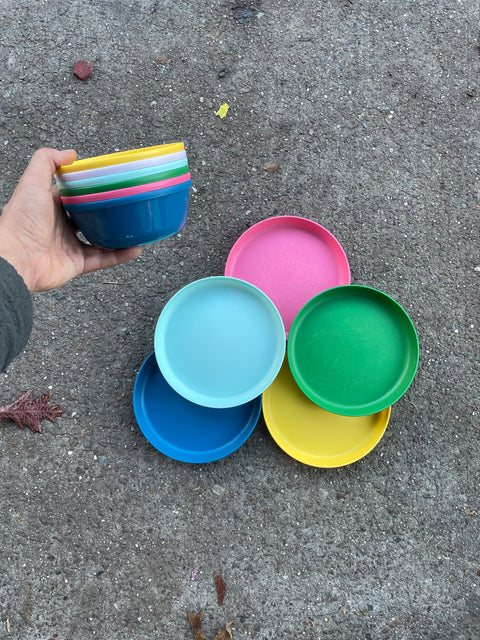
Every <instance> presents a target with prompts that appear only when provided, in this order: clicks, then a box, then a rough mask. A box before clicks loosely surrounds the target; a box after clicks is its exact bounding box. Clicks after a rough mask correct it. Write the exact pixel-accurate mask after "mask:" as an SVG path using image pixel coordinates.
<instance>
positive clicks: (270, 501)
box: [0, 0, 480, 640]
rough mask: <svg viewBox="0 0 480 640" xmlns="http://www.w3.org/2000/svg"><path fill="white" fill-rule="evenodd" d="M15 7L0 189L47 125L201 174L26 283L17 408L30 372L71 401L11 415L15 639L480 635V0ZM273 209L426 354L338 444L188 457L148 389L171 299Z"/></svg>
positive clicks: (265, 445) (7, 564) (5, 497)
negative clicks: (164, 230)
mask: <svg viewBox="0 0 480 640" xmlns="http://www.w3.org/2000/svg"><path fill="white" fill-rule="evenodd" d="M0 4H1V9H2V11H1V17H0V24H1V33H2V37H1V42H0V52H1V57H0V59H1V62H2V63H1V65H0V82H1V101H0V109H1V111H0V123H1V125H0V149H1V154H0V155H1V167H2V169H1V196H2V204H4V203H5V202H6V201H7V200H8V198H9V196H10V194H11V192H12V190H13V188H14V186H15V184H16V182H17V180H18V178H19V176H20V175H21V173H22V171H23V169H24V167H25V166H26V164H27V162H28V159H29V157H30V155H31V154H32V153H33V152H34V150H35V149H36V148H38V147H39V146H43V145H48V146H53V147H58V148H69V147H74V148H75V149H76V150H77V151H78V153H79V156H80V157H88V156H91V155H98V154H102V153H108V152H112V151H115V150H121V149H129V148H133V147H140V146H148V145H153V144H161V143H164V142H176V141H183V142H184V143H185V145H186V148H187V154H188V158H189V162H190V166H191V169H192V176H193V185H194V188H195V190H194V192H192V199H191V204H190V210H189V219H188V222H187V225H186V226H185V228H184V230H183V231H182V232H181V233H180V234H178V236H176V237H173V238H170V239H168V240H165V241H163V242H160V243H156V244H153V245H149V246H148V247H146V248H145V250H144V252H143V254H142V256H141V257H140V258H139V259H138V260H137V261H135V262H133V263H130V264H128V265H124V266H121V267H118V268H116V269H114V270H111V271H108V272H102V273H96V274H93V275H89V276H85V277H81V278H78V279H76V280H75V281H72V282H71V283H69V284H68V285H65V286H64V287H62V288H61V289H58V290H57V291H54V292H47V293H43V294H37V295H35V328H34V331H33V334H32V336H31V339H30V341H29V343H28V346H27V348H26V350H25V352H24V353H23V354H22V355H21V356H20V357H19V358H18V359H17V360H16V361H15V362H14V363H13V364H12V365H11V366H10V368H9V369H8V371H7V373H6V374H2V375H1V376H0V404H7V403H10V402H12V401H13V400H14V399H15V398H16V397H18V396H19V395H20V394H21V393H22V392H23V391H25V390H26V389H29V388H31V387H34V388H35V390H36V393H38V394H40V393H42V392H44V391H48V390H51V392H52V400H53V401H54V402H58V403H59V404H61V406H62V407H63V408H64V409H65V411H66V413H65V416H64V417H62V418H61V419H59V420H58V422H57V423H56V424H54V425H53V424H50V423H45V425H44V434H43V435H36V434H33V433H31V432H29V431H28V430H24V431H20V430H19V429H18V428H17V427H16V426H15V425H13V424H11V423H7V422H6V421H5V422H4V423H2V425H1V427H0V474H1V475H0V480H1V512H0V513H1V520H0V522H1V524H0V527H1V529H0V531H1V540H2V543H1V545H0V638H2V639H7V638H8V639H10V638H11V639H12V640H20V639H21V640H34V639H35V640H37V639H38V640H49V639H50V638H56V639H58V640H84V639H85V638H101V639H105V640H127V639H128V640H130V639H132V640H133V639H138V640H140V639H141V640H151V639H153V638H161V639H165V640H166V639H168V640H171V639H173V638H175V639H176V638H193V634H192V631H191V629H190V627H189V623H188V619H187V614H186V612H187V610H191V611H196V612H198V611H200V610H201V609H204V610H205V614H204V620H203V630H204V633H205V635H206V636H207V637H208V638H213V636H214V635H215V633H216V631H217V629H218V628H221V627H223V628H225V624H226V623H227V622H228V621H230V620H232V619H233V620H234V621H235V622H234V624H233V638H234V639H235V640H241V639H247V638H255V639H258V640H264V639H265V640H266V639H275V640H278V639H279V638H305V639H306V640H316V639H318V638H332V639H335V640H340V639H347V640H348V639H355V640H360V639H362V640H363V639H365V640H376V639H379V638H385V639H392V640H393V639H395V640H400V639H402V640H404V639H405V640H411V639H416V638H421V639H426V640H441V639H450V638H452V639H453V638H455V639H456V640H467V639H469V640H475V639H478V638H480V556H479V522H480V519H479V517H478V513H479V512H480V504H479V483H480V471H479V459H480V455H479V454H480V445H479V438H480V430H479V427H480V423H479V420H478V398H479V376H478V321H479V304H478V303H479V299H478V279H479V276H480V255H479V235H480V233H479V182H478V166H479V156H480V154H479V136H478V121H479V98H478V95H479V94H478V91H479V89H478V71H479V60H480V51H479V44H478V17H479V11H478V3H477V2H475V1H467V0H464V1H460V0H458V1H456V0H450V1H448V2H446V1H445V0H437V1H435V2H434V1H430V0H419V1H417V2H411V1H405V2H403V1H401V0H390V1H384V2H369V1H367V0H325V1H322V2H314V1H313V0H298V1H297V0H292V1H287V0H257V2H254V3H253V4H248V3H247V4H243V3H241V2H240V3H237V2H231V1H230V2H229V1H227V0H211V1H210V2H208V3H204V2H181V1H177V2H173V0H157V1H155V2H154V1H153V0H138V1H136V2H126V1H122V0H115V1H114V0H102V1H101V0H89V1H87V2H80V1H79V0H71V1H67V0H63V1H57V0H55V1H51V2H44V1H41V0H36V1H32V0H17V1H16V2H13V0H2V2H1V3H0ZM159 56H160V61H159V60H158V57H159ZM82 59H84V60H88V61H89V62H90V63H91V64H92V66H93V69H94V71H93V74H92V76H91V77H90V78H89V79H88V80H87V81H84V82H82V81H80V80H78V79H77V78H76V77H75V76H74V75H73V74H72V68H73V65H74V63H75V62H76V61H77V60H82ZM224 102H227V103H228V104H229V105H230V110H229V112H228V115H227V117H226V118H224V119H220V118H219V117H218V116H216V115H215V112H216V111H217V109H218V108H219V106H220V105H221V104H222V103H224ZM270 162H276V163H278V164H279V170H278V171H277V172H274V173H268V172H266V171H265V170H264V167H265V166H266V165H267V164H268V163H270ZM277 214H278V215H286V214H292V215H299V216H305V217H307V218H311V219H313V220H315V221H317V222H319V223H320V224H322V225H323V226H325V227H326V228H327V229H329V230H330V231H331V232H332V233H333V234H334V235H335V236H336V237H337V238H338V239H339V240H340V242H341V243H342V245H343V247H344V249H345V251H346V253H347V256H348V258H349V261H350V266H351V271H352V282H354V283H359V284H365V285H370V286H373V287H376V288H379V289H381V290H382V291H384V292H385V293H388V294H389V295H391V296H393V297H394V298H395V299H396V300H397V301H398V302H399V303H400V304H402V305H403V306H404V308H405V309H406V310H407V311H408V313H409V314H410V316H411V318H412V320H413V321H414V323H415V325H416V328H417V331H418V335H419V339H420V347H421V357H420V366H419V369H418V373H417V376H416V378H415V380H414V383H413V385H412V386H411V388H410V389H409V391H408V392H407V394H406V395H405V396H404V397H403V398H402V399H401V400H400V401H399V402H398V403H397V404H395V405H394V407H393V409H392V417H391V421H390V424H389V426H388V429H387V431H386V433H385V435H384V437H383V439H382V440H381V441H380V443H379V444H378V446H377V447H376V448H375V449H374V450H373V451H372V452H371V453H370V454H369V455H367V456H366V457H364V458H363V459H361V460H360V461H358V462H356V463H354V464H352V465H349V466H347V467H343V468H339V469H331V470H322V469H316V468H313V467H309V466H306V465H304V464H302V463H300V462H297V461H296V460H294V459H293V458H291V457H289V456H288V455H286V454H285V453H284V452H283V451H282V450H281V449H280V448H279V447H278V446H277V445H276V444H275V442H274V441H273V440H272V438H271V436H270V434H269V432H268V430H267V428H266V426H265V424H264V422H263V420H261V421H260V423H259V424H258V426H257V428H256V429H255V431H254V433H253V434H252V436H251V437H250V439H249V440H248V441H247V442H246V443H245V445H243V446H242V447H241V448H240V449H239V450H238V451H237V452H235V453H234V454H232V455H231V456H229V457H227V458H225V459H223V460H221V461H218V462H214V463H210V464H205V465H191V464H184V463H180V462H176V461H173V460H171V459H169V458H167V457H165V456H164V455H162V454H161V453H159V452H158V451H156V450H155V449H154V448H153V447H152V446H151V445H150V444H149V443H148V442H147V441H146V439H145V438H144V437H143V436H142V434H141V432H140V430H139V428H138V426H137V424H136V421H135V416H134V412H133V407H132V390H133V385H134V381H135V377H136V374H137V372H138V369H139V367H140V366H141V364H142V362H143V360H144V359H145V358H146V357H147V355H148V354H149V353H150V352H151V351H152V349H153V331H154V328H155V324H156V321H157V318H158V316H159V314H160V312H161V310H162V308H163V307H164V305H165V303H166V302H167V301H168V300H169V299H170V298H171V296H172V295H173V294H174V293H175V292H176V291H178V290H179V289H180V288H182V287H183V286H184V285H186V284H188V283H189V282H192V281H194V280H197V279H199V278H202V277H205V276H209V275H221V274H222V273H223V268H224V265H225V260H226V258H227V255H228V252H229V250H230V248H231V246H232V245H233V243H234V242H235V240H236V239H237V238H238V237H239V235H240V234H241V233H242V232H243V231H245V229H246V228H248V227H249V226H250V225H251V224H253V223H255V222H257V221H259V220H262V219H264V218H267V217H269V216H272V215H277ZM197 569H198V572H197V573H196V575H195V576H194V579H192V572H195V571H196V570H197ZM220 573H221V574H222V576H223V579H224V580H225V584H226V588H227V590H226V596H225V600H224V602H223V604H222V605H221V606H220V605H218V602H217V594H216V590H215V581H214V575H218V574H220Z"/></svg>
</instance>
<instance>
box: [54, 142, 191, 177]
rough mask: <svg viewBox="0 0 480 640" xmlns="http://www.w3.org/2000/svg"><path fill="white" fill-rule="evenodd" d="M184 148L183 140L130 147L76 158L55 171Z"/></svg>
mask: <svg viewBox="0 0 480 640" xmlns="http://www.w3.org/2000/svg"><path fill="white" fill-rule="evenodd" d="M184 148H185V146H184V144H183V142H174V143H172V144H160V145H157V146H155V147H143V148H142V149H130V150H129V151H118V152H117V153H109V154H107V155H104V156H95V157H93V158H84V159H83V160H77V161H76V162H74V163H73V164H69V165H64V166H63V167H59V168H58V169H57V173H70V172H71V171H84V170H87V169H97V168H98V167H109V166H111V165H113V164H123V163H124V162H132V161H133V160H144V159H146V158H154V157H155V156H164V155H165V154H167V153H176V152H177V151H183V149H184Z"/></svg>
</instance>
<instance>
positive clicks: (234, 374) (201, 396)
mask: <svg viewBox="0 0 480 640" xmlns="http://www.w3.org/2000/svg"><path fill="white" fill-rule="evenodd" d="M155 354H156V357H157V362H158V366H159V367H160V370H161V371H162V373H163V375H164V376H165V379H166V380H167V382H168V383H169V384H170V386H172V387H173V388H174V389H175V391H177V393H179V394H180V395H182V396H183V397H184V398H186V399H187V400H190V401H191V402H195V403H197V404H200V405H204V406H207V407H214V408H227V407H234V406H237V405H240V404H245V403H246V402H249V401H250V400H253V399H254V398H256V397H257V396H259V395H260V394H262V393H263V391H265V389H266V388H267V387H268V386H269V385H270V384H271V383H272V382H273V380H274V379H275V376H276V375H277V373H278V371H279V370H280V367H281V366H282V361H283V357H284V354H285V332H284V329H283V323H282V319H281V317H280V314H279V313H278V311H277V309H276V307H275V305H274V304H273V302H272V301H271V300H270V299H269V298H268V297H267V296H266V295H265V294H264V293H263V292H262V291H260V289H258V288H257V287H255V286H253V285H252V284H250V283H249V282H244V281H243V280H238V279H236V278H227V277H225V276H214V277H211V278H203V279H201V280H196V281H195V282H192V283H191V284H189V285H187V286H186V287H184V288H183V289H181V290H180V291H178V292H177V293H176V294H175V295H174V296H173V298H171V299H170V300H169V301H168V303H167V304H166V305H165V307H164V309H163V311H162V313H161V314H160V317H159V319H158V322H157V326H156V329H155Z"/></svg>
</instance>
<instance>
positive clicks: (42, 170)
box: [21, 147, 77, 189]
mask: <svg viewBox="0 0 480 640" xmlns="http://www.w3.org/2000/svg"><path fill="white" fill-rule="evenodd" d="M76 157H77V152H76V151H74V150H73V149H66V150H65V151H58V149H49V148H48V147H44V148H43V149H38V151H35V153H34V154H33V156H32V158H31V160H30V162H29V164H28V166H27V168H26V169H25V172H24V174H23V176H22V178H21V182H23V181H25V182H27V183H28V184H29V186H30V187H37V188H42V189H44V188H45V187H46V186H47V187H50V185H51V183H52V176H53V174H54V173H55V170H56V169H57V168H58V167H61V166H62V165H68V164H72V162H74V161H75V159H76Z"/></svg>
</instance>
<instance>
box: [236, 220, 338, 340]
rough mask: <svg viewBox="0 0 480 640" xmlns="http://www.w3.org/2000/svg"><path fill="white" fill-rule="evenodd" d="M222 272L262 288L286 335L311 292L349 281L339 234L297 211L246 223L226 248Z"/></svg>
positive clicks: (315, 292)
mask: <svg viewBox="0 0 480 640" xmlns="http://www.w3.org/2000/svg"><path fill="white" fill-rule="evenodd" d="M225 275H227V276H234V277H236V278H241V279H242V280H247V281H248V282H251V283H252V284H254V285H255V286H257V287H258V288H259V289H261V290H262V291H264V292H265V293H266V294H267V295H268V296H269V298H271V300H272V301H273V302H274V303H275V305H276V307H277V309H278V310H279V311H280V315H281V316H282V319H283V323H284V325H285V332H286V334H287V336H288V333H289V330H290V326H291V324H292V321H293V319H294V318H295V316H296V315H297V313H298V311H300V309H301V308H302V307H303V305H304V304H305V303H306V302H308V300H310V298H313V296H315V295H316V294H317V293H320V292H321V291H323V290H324V289H329V288H330V287H335V286H337V285H343V284H349V282H350V268H349V265H348V260H347V256H346V255H345V252H344V250H343V249H342V246H341V245H340V243H339V242H338V240H337V239H336V238H335V237H334V236H333V235H332V234H331V233H330V232H329V231H327V230H326V229H324V228H323V227H322V226H320V225H319V224H317V223H316V222H313V221H312V220H308V219H307V218H299V217H297V216H277V217H273V218H267V219H266V220H262V221H261V222H258V223H257V224H255V225H253V226H252V227H250V228H249V229H247V231H245V233H244V234H242V235H241V236H240V238H239V239H238V240H237V242H236V243H235V244H234V245H233V247H232V250H231V251H230V254H229V256H228V259H227V263H226V267H225Z"/></svg>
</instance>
